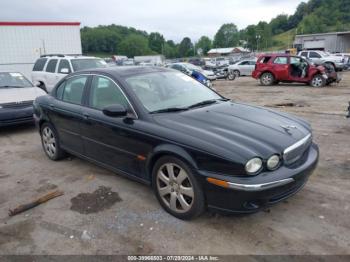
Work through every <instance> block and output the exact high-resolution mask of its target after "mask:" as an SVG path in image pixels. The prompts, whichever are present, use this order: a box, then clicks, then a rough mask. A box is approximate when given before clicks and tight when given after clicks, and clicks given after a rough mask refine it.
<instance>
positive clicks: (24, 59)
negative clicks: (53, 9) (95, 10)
mask: <svg viewBox="0 0 350 262" xmlns="http://www.w3.org/2000/svg"><path fill="white" fill-rule="evenodd" d="M0 39H1V41H0V71H17V72H21V73H23V74H24V75H25V76H27V77H28V78H29V79H30V73H31V70H32V68H33V65H34V63H35V61H36V59H37V58H38V57H40V56H41V55H44V54H81V53H82V50H81V40H80V23H79V22H0Z"/></svg>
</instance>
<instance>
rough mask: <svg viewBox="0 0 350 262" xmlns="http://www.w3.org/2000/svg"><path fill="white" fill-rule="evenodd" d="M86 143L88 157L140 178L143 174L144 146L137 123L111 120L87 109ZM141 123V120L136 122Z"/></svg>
mask: <svg viewBox="0 0 350 262" xmlns="http://www.w3.org/2000/svg"><path fill="white" fill-rule="evenodd" d="M83 114H84V117H85V119H84V122H83V125H82V134H83V136H82V139H83V143H84V147H85V155H86V156H87V157H89V158H92V159H94V160H97V161H99V162H101V163H104V164H106V165H109V166H111V167H113V168H116V169H119V170H122V171H124V172H128V173H132V174H134V175H136V176H140V175H141V174H140V173H141V172H140V171H141V166H140V160H139V159H138V154H137V151H138V150H137V148H140V146H141V145H140V143H138V140H141V139H139V138H138V137H139V136H138V135H137V133H135V132H134V131H132V128H133V123H131V122H130V123H126V122H125V121H124V118H113V117H108V116H106V115H104V114H103V113H102V111H99V110H95V109H91V108H85V109H84V112H83ZM136 121H137V120H136Z"/></svg>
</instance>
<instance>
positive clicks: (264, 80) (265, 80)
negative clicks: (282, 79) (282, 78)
mask: <svg viewBox="0 0 350 262" xmlns="http://www.w3.org/2000/svg"><path fill="white" fill-rule="evenodd" d="M275 81H276V80H275V77H274V76H273V74H271V73H269V72H266V73H263V74H262V75H261V76H260V83H261V85H263V86H271V85H273V84H274V82H275Z"/></svg>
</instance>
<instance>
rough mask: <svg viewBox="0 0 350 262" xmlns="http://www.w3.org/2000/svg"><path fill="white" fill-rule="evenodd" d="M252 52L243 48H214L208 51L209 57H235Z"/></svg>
mask: <svg viewBox="0 0 350 262" xmlns="http://www.w3.org/2000/svg"><path fill="white" fill-rule="evenodd" d="M249 52H250V50H249V49H247V48H244V47H241V46H237V47H227V48H213V49H210V50H209V51H208V56H212V57H215V56H234V55H237V54H246V53H249Z"/></svg>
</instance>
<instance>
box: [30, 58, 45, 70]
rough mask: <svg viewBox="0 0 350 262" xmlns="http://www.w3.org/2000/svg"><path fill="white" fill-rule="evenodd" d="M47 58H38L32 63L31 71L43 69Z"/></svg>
mask: <svg viewBox="0 0 350 262" xmlns="http://www.w3.org/2000/svg"><path fill="white" fill-rule="evenodd" d="M46 61H47V58H39V59H38V60H37V61H36V63H35V64H34V67H33V71H43V70H44V66H45V64H46Z"/></svg>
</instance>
